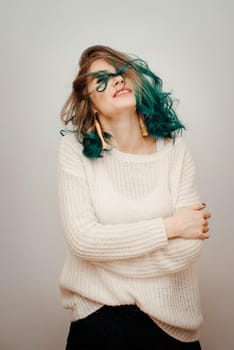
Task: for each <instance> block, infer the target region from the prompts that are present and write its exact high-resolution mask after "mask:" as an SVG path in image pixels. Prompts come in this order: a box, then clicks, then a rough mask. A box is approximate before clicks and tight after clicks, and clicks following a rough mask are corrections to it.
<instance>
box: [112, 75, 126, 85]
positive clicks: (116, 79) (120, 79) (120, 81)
mask: <svg viewBox="0 0 234 350" xmlns="http://www.w3.org/2000/svg"><path fill="white" fill-rule="evenodd" d="M122 84H124V78H123V77H122V76H121V75H118V76H117V77H114V80H113V85H114V86H118V85H122Z"/></svg>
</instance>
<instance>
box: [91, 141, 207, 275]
mask: <svg viewBox="0 0 234 350" xmlns="http://www.w3.org/2000/svg"><path fill="white" fill-rule="evenodd" d="M184 146H185V151H184V157H183V163H182V167H181V174H180V181H179V183H178V185H176V184H175V183H172V186H173V190H175V187H177V190H176V193H177V195H176V205H175V213H178V212H179V211H180V210H183V209H185V213H184V214H185V216H186V218H185V219H186V220H187V218H188V216H189V215H188V214H189V210H190V211H191V210H194V211H196V212H194V214H193V215H195V219H196V220H195V223H196V224H197V223H198V224H199V222H200V221H199V220H201V219H200V218H199V217H201V211H202V210H203V209H204V208H205V206H204V205H202V203H201V201H200V196H199V194H198V191H197V186H196V166H195V162H194V160H193V158H192V155H191V152H190V150H189V148H188V147H187V145H186V144H184ZM193 204H194V205H193ZM192 208H193V209H192ZM186 210H187V211H188V212H186ZM190 214H191V213H190ZM197 214H198V215H197ZM193 215H192V217H193ZM196 216H198V219H199V220H198V219H197V217H196ZM167 219H169V224H168V225H167ZM186 220H181V217H180V216H179V215H178V214H174V215H173V216H172V217H169V218H165V219H164V223H165V227H166V229H169V230H170V232H169V236H171V237H176V238H173V239H169V241H168V244H167V246H166V247H163V248H162V249H158V250H156V251H154V252H152V253H150V254H146V255H144V256H142V257H139V258H135V259H128V260H121V261H118V262H114V261H110V262H105V264H98V265H99V266H100V267H102V268H104V269H107V270H109V271H112V272H114V273H117V274H120V275H122V276H125V277H134V278H148V277H153V276H162V275H165V274H169V273H175V272H178V271H180V270H183V269H185V268H186V267H188V266H189V265H190V264H191V263H193V262H194V261H196V260H197V258H198V256H199V255H200V252H201V248H202V245H203V239H204V238H206V237H205V236H204V233H203V232H202V225H194V226H192V227H193V230H192V229H191V228H189V230H188V225H184V223H183V224H181V222H182V221H183V222H186ZM189 220H190V219H189ZM178 221H180V222H178ZM184 226H186V227H187V230H186V233H187V235H189V236H188V237H187V238H186V234H185V230H184V232H183V228H184ZM179 228H182V230H181V236H183V238H181V237H180V229H179ZM196 230H197V232H196V236H197V238H196V239H191V237H193V236H194V233H193V234H192V233H190V231H191V232H192V231H196ZM199 230H200V231H199ZM205 235H206V234H205Z"/></svg>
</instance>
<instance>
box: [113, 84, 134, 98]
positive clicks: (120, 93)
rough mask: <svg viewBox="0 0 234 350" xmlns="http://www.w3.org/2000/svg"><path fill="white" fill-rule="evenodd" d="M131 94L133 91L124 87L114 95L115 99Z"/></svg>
mask: <svg viewBox="0 0 234 350" xmlns="http://www.w3.org/2000/svg"><path fill="white" fill-rule="evenodd" d="M131 92H132V90H131V89H129V88H128V87H124V88H122V89H119V90H116V91H115V93H114V95H113V98H115V97H118V96H121V95H125V94H129V93H131Z"/></svg>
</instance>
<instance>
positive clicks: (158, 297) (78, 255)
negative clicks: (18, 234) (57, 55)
mask: <svg viewBox="0 0 234 350" xmlns="http://www.w3.org/2000/svg"><path fill="white" fill-rule="evenodd" d="M79 65H80V67H79V72H78V74H77V76H76V78H75V80H74V81H73V89H72V93H71V95H70V97H69V98H68V100H67V101H66V103H65V105H64V108H63V110H62V112H61V116H62V120H63V121H64V123H65V125H67V124H68V123H69V122H71V123H72V126H73V128H72V130H70V132H69V131H68V130H67V131H66V130H65V131H64V130H63V131H61V134H62V135H63V136H64V137H63V138H62V139H61V142H60V145H59V154H58V186H59V202H60V208H61V217H62V222H63V227H64V234H65V238H66V241H67V245H68V249H67V256H66V261H65V264H64V267H63V270H62V273H61V279H60V289H61V297H62V303H63V306H64V307H65V308H68V309H70V310H71V324H70V329H69V334H68V337H67V345H66V350H75V349H76V350H78V349H79V350H84V349H94V348H97V349H98V348H100V349H121V350H124V349H128V350H130V349H134V350H137V349H142V350H143V349H144V350H146V349H160V350H161V349H164V350H169V349H180V350H182V349H188V350H189V349H191V350H192V349H194V350H196V349H201V346H200V342H199V329H200V326H201V324H202V320H203V317H202V313H201V306H200V300H199V288H198V282H197V277H196V270H195V262H196V261H197V259H198V257H199V255H200V252H201V249H202V245H203V243H204V240H206V239H207V238H208V237H209V235H208V233H207V232H208V230H209V227H208V219H209V218H210V217H211V213H210V212H209V211H207V210H206V204H204V203H201V200H200V197H199V194H198V191H197V188H196V179H195V173H196V167H195V162H194V160H193V157H192V154H191V151H190V149H189V147H188V145H187V144H186V142H185V140H184V138H183V136H182V130H183V129H185V126H184V125H183V124H182V123H181V121H180V120H179V118H178V117H177V115H176V113H175V110H174V108H173V101H172V98H171V97H170V93H167V92H164V91H163V89H162V80H161V79H160V78H159V77H158V76H157V75H155V74H154V73H153V72H152V71H151V70H150V69H149V67H148V65H147V64H146V62H145V61H143V60H141V59H139V58H137V57H133V56H130V55H127V54H125V53H122V52H119V51H116V50H114V49H112V48H110V47H106V46H101V45H96V46H92V47H89V48H87V49H86V50H85V51H84V52H83V53H82V55H81V58H80V62H79Z"/></svg>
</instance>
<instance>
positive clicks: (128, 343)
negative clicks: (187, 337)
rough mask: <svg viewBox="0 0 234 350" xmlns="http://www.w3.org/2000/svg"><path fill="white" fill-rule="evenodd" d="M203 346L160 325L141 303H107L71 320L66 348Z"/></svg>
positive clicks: (185, 349) (188, 349) (177, 349)
mask: <svg viewBox="0 0 234 350" xmlns="http://www.w3.org/2000/svg"><path fill="white" fill-rule="evenodd" d="M90 349H93V350H94V349H102V350H117V349H118V350H201V346H200V343H199V341H195V342H190V343H187V342H186V343H185V342H181V341H179V340H177V339H175V338H173V337H171V336H169V335H168V334H167V333H165V332H164V331H163V330H162V329H161V328H160V327H158V326H157V325H156V324H155V323H154V322H153V321H152V320H151V319H150V317H149V316H148V315H146V314H145V313H144V312H142V311H141V310H140V309H139V308H138V307H137V306H134V305H123V306H103V307H101V308H100V309H99V310H97V311H95V312H94V313H92V314H90V315H89V316H87V317H86V318H84V319H80V320H77V321H74V322H71V324H70V329H69V333H68V337H67V345H66V350H90Z"/></svg>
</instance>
